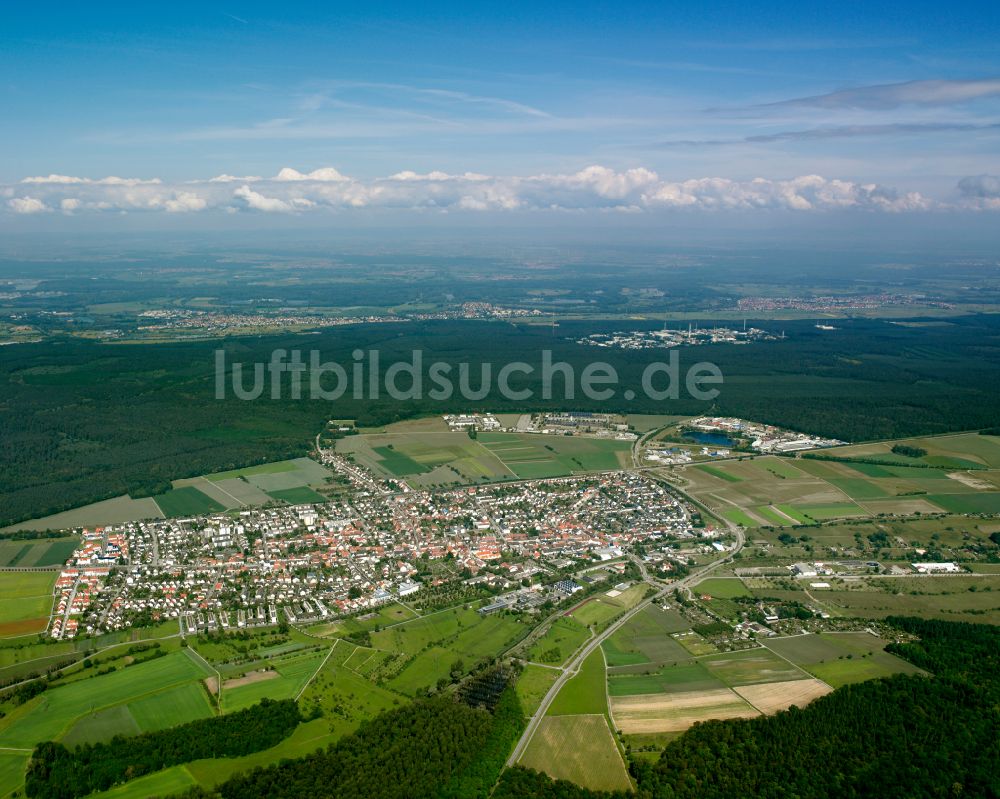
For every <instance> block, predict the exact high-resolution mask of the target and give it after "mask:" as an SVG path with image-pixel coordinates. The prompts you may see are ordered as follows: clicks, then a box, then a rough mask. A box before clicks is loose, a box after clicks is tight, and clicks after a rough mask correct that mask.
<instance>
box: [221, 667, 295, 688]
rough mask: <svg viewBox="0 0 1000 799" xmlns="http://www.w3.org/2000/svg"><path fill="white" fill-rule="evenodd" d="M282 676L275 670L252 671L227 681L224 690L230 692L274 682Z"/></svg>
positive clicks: (223, 684)
mask: <svg viewBox="0 0 1000 799" xmlns="http://www.w3.org/2000/svg"><path fill="white" fill-rule="evenodd" d="M279 676H280V675H279V674H278V672H276V671H275V670H274V669H270V670H268V671H265V670H263V669H261V670H260V671H250V672H247V673H246V674H244V675H243V676H242V677H236V678H235V679H232V680H226V681H225V682H224V683H222V690H224V691H228V690H230V689H232V688H242V687H243V686H244V685H253V684H254V683H255V682H264V680H273V679H276V678H277V677H279ZM213 679H214V678H213Z"/></svg>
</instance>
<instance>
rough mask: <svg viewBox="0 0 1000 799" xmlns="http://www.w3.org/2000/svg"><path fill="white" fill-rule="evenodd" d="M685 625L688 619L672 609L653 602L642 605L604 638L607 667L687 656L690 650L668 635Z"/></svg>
mask: <svg viewBox="0 0 1000 799" xmlns="http://www.w3.org/2000/svg"><path fill="white" fill-rule="evenodd" d="M687 627H688V622H687V621H686V620H685V619H683V618H682V617H680V616H679V614H676V612H674V611H664V610H662V609H661V608H659V607H658V606H655V605H650V606H649V607H646V608H644V609H643V610H642V611H640V612H639V613H637V614H636V615H635V616H633V617H632V618H631V619H629V620H628V623H627V624H625V625H624V626H622V627H621V629H619V630H617V631H616V632H615V634H614V635H612V636H611V637H610V638H608V639H606V640H605V642H604V644H603V645H602V646H603V647H604V654H605V657H606V658H607V662H608V667H609V668H615V667H625V666H634V665H638V664H642V663H672V662H676V661H680V660H688V659H689V658H690V657H691V656H690V654H689V653H688V652H687V650H686V649H684V647H682V646H681V645H680V644H679V643H677V641H675V640H674V639H673V638H672V637H671V636H670V633H673V632H678V631H680V630H683V629H687Z"/></svg>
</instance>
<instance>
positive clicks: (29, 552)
mask: <svg viewBox="0 0 1000 799" xmlns="http://www.w3.org/2000/svg"><path fill="white" fill-rule="evenodd" d="M79 542H80V539H78V538H74V537H71V536H67V537H66V538H44V539H41V540H38V541H0V567H5V568H6V567H11V566H20V567H22V568H39V567H45V566H61V565H62V564H64V563H65V562H66V561H67V560H69V556H70V555H72V554H73V550H74V549H76V545H77V544H78V543H79Z"/></svg>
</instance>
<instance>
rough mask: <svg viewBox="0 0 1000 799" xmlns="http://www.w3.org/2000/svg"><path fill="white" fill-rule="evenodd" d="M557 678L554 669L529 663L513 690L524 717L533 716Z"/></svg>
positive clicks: (556, 672) (557, 675)
mask: <svg viewBox="0 0 1000 799" xmlns="http://www.w3.org/2000/svg"><path fill="white" fill-rule="evenodd" d="M558 677H559V672H558V671H557V670H556V669H550V668H546V667H545V666H536V665H534V664H531V663H529V664H528V665H527V666H525V667H524V669H523V670H522V671H521V674H520V676H519V677H518V678H517V684H516V685H515V690H516V691H517V698H518V699H519V700H520V702H521V708H522V710H524V715H525V716H533V715H534V714H535V711H536V710H538V706H539V705H540V704H542V699H544V698H545V694H547V693H548V691H549V689H550V688H551V687H552V685H553V684H554V683H555V681H556V679H557V678H558Z"/></svg>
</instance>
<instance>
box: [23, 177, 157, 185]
mask: <svg viewBox="0 0 1000 799" xmlns="http://www.w3.org/2000/svg"><path fill="white" fill-rule="evenodd" d="M21 182H22V183H35V184H42V185H45V184H51V183H54V184H63V185H65V184H69V183H73V184H81V183H83V184H86V183H91V184H97V185H101V186H143V185H146V186H156V185H159V184H160V183H161V182H162V181H161V180H160V179H159V178H152V179H150V180H143V179H142V178H119V177H116V176H115V175H109V176H108V177H106V178H99V179H98V180H92V179H91V178H79V177H74V176H73V175H46V176H45V177H42V176H36V177H30V178H25V179H24V180H22V181H21Z"/></svg>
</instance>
